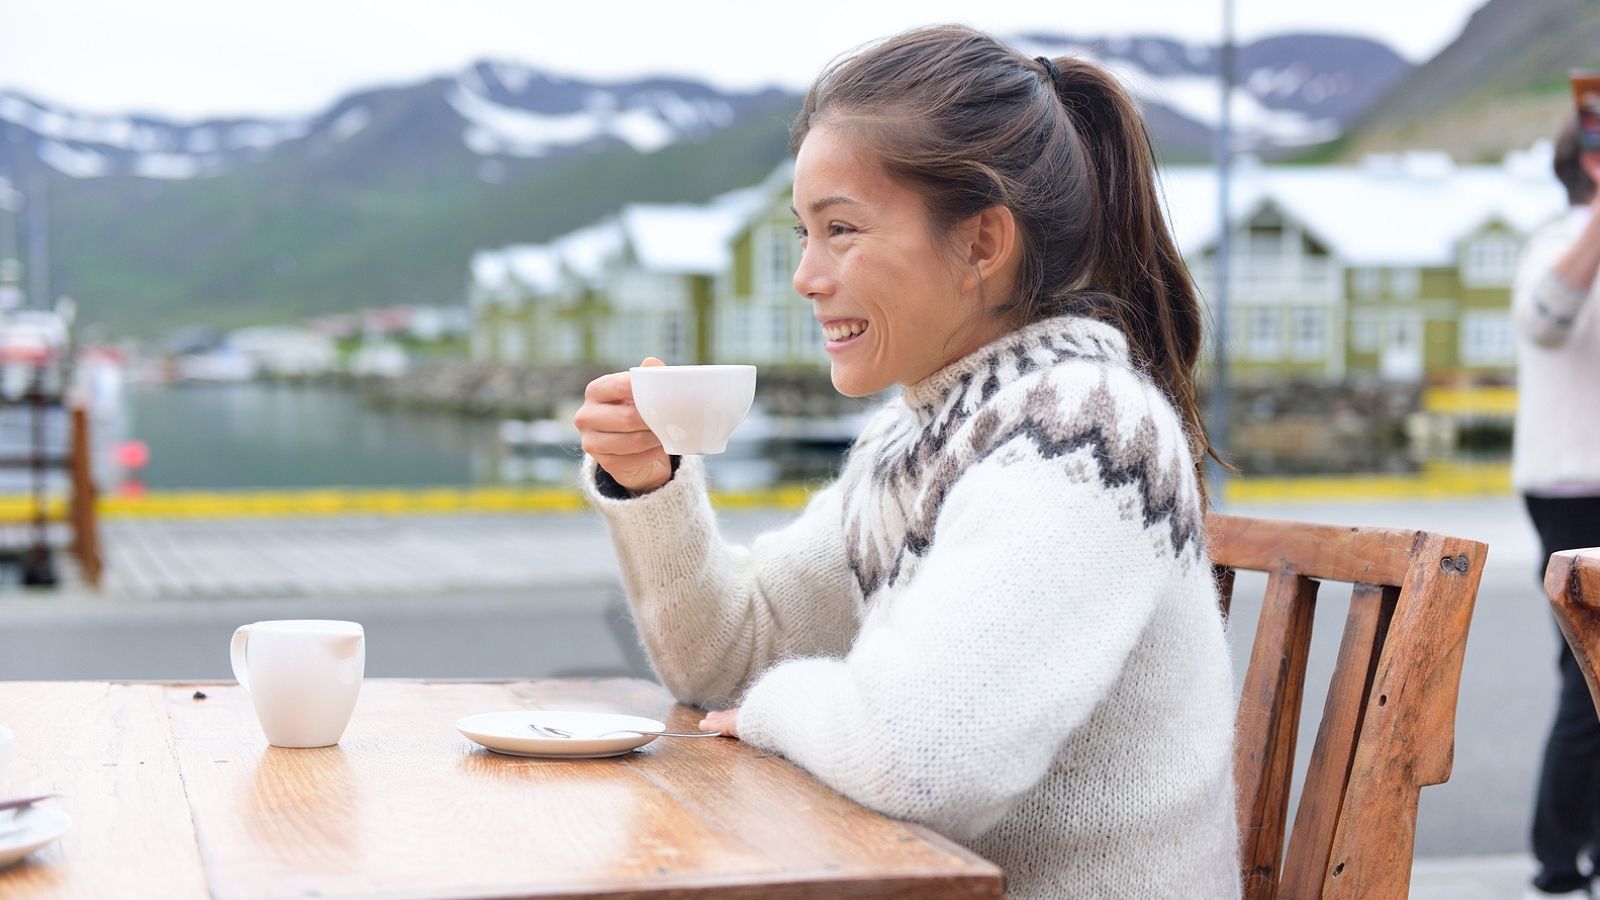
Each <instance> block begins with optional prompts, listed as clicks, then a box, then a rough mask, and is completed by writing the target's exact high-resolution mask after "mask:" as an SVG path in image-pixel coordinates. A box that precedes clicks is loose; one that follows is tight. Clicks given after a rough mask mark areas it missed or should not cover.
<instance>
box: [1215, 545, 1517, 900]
mask: <svg viewBox="0 0 1600 900" xmlns="http://www.w3.org/2000/svg"><path fill="white" fill-rule="evenodd" d="M1207 530H1208V532H1209V534H1210V546H1211V557H1212V563H1213V564H1214V565H1215V567H1216V571H1217V576H1218V583H1219V587H1220V590H1221V600H1222V604H1223V614H1224V615H1226V614H1227V612H1228V605H1229V603H1230V601H1231V599H1232V595H1233V582H1234V572H1235V570H1238V569H1247V570H1251V571H1257V572H1264V573H1266V574H1267V589H1266V597H1265V598H1264V600H1263V602H1262V606H1261V617H1260V620H1259V623H1258V624H1257V626H1256V634H1255V642H1254V645H1253V647H1252V650H1251V654H1250V667H1249V669H1248V671H1247V673H1246V675H1245V681H1244V686H1243V692H1242V693H1241V695H1240V700H1239V710H1238V715H1237V725H1238V743H1237V745H1236V747H1235V751H1234V775H1235V779H1236V780H1237V782H1238V790H1239V829H1240V852H1241V856H1242V864H1243V868H1244V886H1245V897H1246V898H1249V900H1271V898H1276V897H1285V898H1288V897H1293V898H1317V897H1352V898H1362V900H1382V898H1389V897H1393V898H1403V897H1405V896H1406V894H1407V891H1408V887H1409V885H1410V881H1411V857H1412V848H1413V843H1414V840H1415V837H1416V821H1417V793H1418V791H1419V790H1420V789H1421V788H1422V786H1423V785H1429V784H1439V783H1441V782H1443V781H1445V780H1446V779H1448V778H1449V777H1450V765H1451V759H1452V755H1453V751H1454V741H1455V711H1456V694H1457V691H1458V689H1459V687H1460V682H1461V662H1462V656H1463V654H1464V653H1465V651H1466V645H1467V626H1468V624H1469V622H1470V621H1471V618H1472V606H1473V602H1474V600H1475V599H1476V597H1477V593H1478V580H1479V578H1480V577H1481V576H1482V574H1483V560H1484V556H1485V553H1486V552H1487V549H1488V548H1487V547H1485V546H1484V545H1483V544H1481V543H1477V542H1475V541H1468V540H1462V539H1459V538H1451V537H1444V536H1442V535H1437V534H1431V533H1429V532H1423V531H1400V530H1395V529H1383V528H1345V527H1339V526H1331V525H1309V524H1303V523H1298V522H1277V521H1272V520H1267V519H1248V518H1240V517H1237V516H1223V515H1212V516H1210V517H1209V518H1208V521H1207ZM1320 581H1338V582H1349V583H1351V584H1353V585H1354V589H1353V590H1352V592H1351V595H1350V609H1349V612H1348V614H1347V615H1346V616H1345V625H1344V635H1343V638H1342V640H1341V642H1340V644H1339V653H1338V658H1337V659H1336V661H1335V663H1334V670H1333V678H1332V681H1331V683H1330V684H1329V687H1328V695H1327V701H1326V704H1325V705H1324V707H1323V712H1322V722H1321V725H1320V727H1319V728H1318V730H1317V738H1316V744H1315V746H1313V748H1312V751H1311V757H1310V759H1309V762H1308V765H1307V769H1306V774H1305V780H1304V782H1303V783H1302V787H1301V794H1300V806H1299V809H1298V810H1297V811H1296V813H1295V817H1294V827H1293V831H1292V832H1291V833H1289V841H1288V849H1287V852H1285V849H1284V835H1285V832H1286V831H1287V830H1288V827H1289V825H1288V823H1289V820H1288V809H1289V792H1290V780H1291V779H1292V777H1293V775H1294V761H1295V738H1296V735H1297V733H1298V730H1299V729H1298V726H1299V723H1300V701H1301V696H1302V694H1303V691H1304V687H1305V675H1306V659H1307V657H1308V656H1309V653H1310V647H1311V626H1312V614H1313V612H1314V606H1315V603H1316V599H1317V588H1318V586H1319V582H1320Z"/></svg>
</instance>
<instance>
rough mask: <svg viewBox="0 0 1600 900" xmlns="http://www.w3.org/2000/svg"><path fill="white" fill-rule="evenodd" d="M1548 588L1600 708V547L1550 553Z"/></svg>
mask: <svg viewBox="0 0 1600 900" xmlns="http://www.w3.org/2000/svg"><path fill="white" fill-rule="evenodd" d="M1544 591H1545V593H1546V594H1549V595H1550V605H1551V607H1553V608H1554V609H1555V614H1556V623H1557V624H1559V625H1560V626H1561V633H1562V634H1564V635H1566V636H1567V645H1568V646H1570V647H1571V648H1572V655H1573V657H1574V658H1576V659H1577V660H1578V668H1579V669H1581V670H1582V671H1583V678H1584V680H1585V681H1587V682H1589V696H1590V697H1593V698H1595V708H1596V709H1600V686H1597V685H1596V684H1595V668H1596V667H1597V666H1600V547H1594V548H1591V549H1588V550H1563V551H1561V552H1560V553H1552V554H1550V562H1549V564H1548V565H1546V566H1545V570H1544Z"/></svg>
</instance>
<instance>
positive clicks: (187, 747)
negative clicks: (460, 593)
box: [0, 679, 1002, 900]
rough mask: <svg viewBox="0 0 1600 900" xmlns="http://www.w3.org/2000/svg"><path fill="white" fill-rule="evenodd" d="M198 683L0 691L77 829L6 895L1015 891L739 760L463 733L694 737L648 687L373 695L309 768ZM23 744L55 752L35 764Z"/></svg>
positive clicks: (603, 683) (816, 786) (13, 880)
mask: <svg viewBox="0 0 1600 900" xmlns="http://www.w3.org/2000/svg"><path fill="white" fill-rule="evenodd" d="M199 688H200V689H201V690H203V691H204V692H205V694H206V697H205V698H204V699H196V698H195V697H194V692H195V689H196V686H195V685H175V684H141V685H103V684H66V685H60V684H29V683H21V682H14V683H0V714H3V715H4V717H5V718H6V719H7V720H8V722H9V724H11V725H12V727H13V728H15V729H16V730H17V732H18V734H19V746H18V748H17V749H18V762H17V764H16V765H15V771H16V773H17V775H18V780H17V786H19V787H20V786H22V785H23V784H25V783H27V784H29V785H30V786H40V787H46V788H49V789H55V790H61V791H63V792H64V793H66V794H67V796H68V798H69V800H71V802H72V803H76V804H77V805H78V806H77V808H74V807H73V806H72V805H69V804H68V803H64V804H63V805H64V806H66V808H67V809H68V811H69V812H71V813H72V814H73V815H74V816H75V817H80V816H81V818H80V821H79V822H78V823H77V824H75V826H74V831H73V832H72V833H71V834H70V835H69V836H68V839H67V841H65V842H63V844H62V845H60V847H59V848H57V849H52V850H51V851H49V852H48V853H41V854H39V855H38V857H37V859H36V860H35V861H33V862H30V863H27V864H24V865H23V866H20V867H17V868H13V869H10V870H6V871H4V872H0V896H5V897H8V898H9V897H12V896H13V895H15V896H17V897H36V896H48V897H55V896H58V895H60V896H134V895H144V894H149V895H159V896H162V897H177V898H182V897H188V896H205V895H207V894H208V893H209V895H210V896H213V897H217V898H224V900H232V898H266V897H306V896H321V897H336V896H344V897H354V896H361V897H390V898H409V897H543V898H558V897H572V898H578V897H607V898H612V900H623V898H640V900H643V898H651V900H669V898H684V900H687V898H690V897H695V898H723V897H726V898H772V900H801V898H809V897H816V896H829V897H839V898H889V897H893V898H908V900H909V898H935V900H937V898H973V900H979V898H998V897H1000V896H1001V893H1002V881H1001V877H1000V873H999V871H998V870H997V869H996V868H995V867H994V866H993V865H991V864H989V863H987V862H985V861H983V860H981V859H979V858H977V857H976V856H974V855H972V854H971V853H970V852H968V851H966V850H965V849H963V848H961V847H960V846H958V845H955V844H953V843H951V842H949V841H946V840H945V839H943V838H941V837H939V836H938V835H935V834H933V833H931V832H928V831H926V830H925V829H921V828H918V827H916V826H912V825H908V824H906V823H903V822H897V821H894V820H891V819H887V818H884V817H882V816H879V815H877V814H875V813H873V812H871V811H870V810H867V809H864V808H862V807H860V806H858V805H857V804H854V803H852V802H851V801H848V800H846V799H844V798H843V797H841V796H839V795H837V794H834V793H833V792H831V791H829V790H828V789H827V788H825V787H824V786H822V785H821V784H820V783H818V782H817V781H815V780H814V779H812V778H811V777H810V776H809V775H807V774H805V773H804V772H802V771H801V770H800V769H798V768H796V767H794V766H792V765H791V764H789V763H787V762H785V761H784V760H782V759H780V758H778V757H776V756H772V755H769V754H766V753H762V752H760V751H758V750H756V749H755V748H753V747H750V746H748V745H745V744H743V743H740V742H738V741H733V740H676V741H674V740H671V739H659V740H657V741H655V742H654V743H652V744H650V745H648V746H647V747H645V748H643V749H642V750H641V751H640V752H637V753H633V754H629V755H626V756H623V757H617V758H613V759H602V760H568V761H561V760H535V759H521V758H516V757H506V756H501V755H498V754H493V753H490V752H488V751H486V750H483V749H482V748H479V747H477V745H475V744H473V743H471V742H470V741H468V740H467V739H465V738H463V737H462V736H461V735H460V734H459V733H458V732H456V730H455V728H454V722H455V721H456V719H458V718H460V717H461V716H464V715H469V714H471V713H476V712H488V711H494V710H501V709H529V708H550V709H554V708H568V709H589V710H613V711H618V712H629V713H634V714H640V715H648V716H652V717H654V718H659V719H662V720H663V721H666V722H668V723H669V724H670V725H673V726H692V725H693V724H694V722H695V720H696V718H697V717H698V713H697V711H694V710H690V709H687V708H684V707H680V706H677V705H675V704H674V703H673V702H672V700H671V698H670V697H669V696H668V695H667V693H666V692H665V691H664V690H662V689H661V687H660V686H658V685H655V684H652V683H649V682H645V681H640V680H635V679H557V680H550V681H540V682H510V683H503V684H484V683H471V682H411V681H392V680H369V681H368V682H367V683H366V684H365V685H364V686H363V689H362V694H361V698H360V700H359V702H358V704H357V706H356V711H355V715H354V717H353V719H352V721H351V724H350V727H349V729H348V730H347V731H346V733H345V735H344V738H343V739H342V740H341V742H340V744H339V745H338V746H337V747H328V748H321V749H315V750H284V749H279V748H273V747H268V746H267V744H266V740H265V738H264V737H263V736H262V735H261V732H260V729H259V727H258V725H257V724H256V721H255V718H254V713H253V711H252V710H251V708H250V704H249V698H248V696H247V695H245V694H244V693H243V692H242V691H241V690H239V689H238V687H237V686H235V685H232V684H223V685H200V686H199ZM63 710H71V711H72V712H73V714H72V715H69V716H63V715H62V711H63ZM80 711H81V712H84V713H86V714H85V715H78V714H77V713H78V712H80ZM69 720H70V721H69ZM27 734H35V735H42V736H44V737H43V738H42V742H43V743H42V746H39V747H38V748H36V749H28V748H27V747H26V746H25V745H24V744H23V742H22V740H21V738H20V736H23V735H27ZM24 760H26V762H25V761H24ZM107 762H109V763H114V764H115V765H102V763H107ZM30 766H31V767H33V768H31V769H30ZM41 767H42V768H41ZM41 772H43V773H44V774H43V775H41V774H40V773H41ZM30 778H31V779H34V781H32V782H30V781H24V779H30ZM35 782H44V783H42V784H35ZM113 813H114V815H113ZM109 885H114V886H115V887H114V888H111V887H108V886H109ZM130 886H131V887H130Z"/></svg>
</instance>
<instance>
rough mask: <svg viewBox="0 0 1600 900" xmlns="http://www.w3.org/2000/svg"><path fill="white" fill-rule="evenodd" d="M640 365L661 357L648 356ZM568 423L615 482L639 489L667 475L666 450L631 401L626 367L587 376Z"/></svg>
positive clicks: (650, 487) (656, 362)
mask: <svg viewBox="0 0 1600 900" xmlns="http://www.w3.org/2000/svg"><path fill="white" fill-rule="evenodd" d="M640 365H645V366H664V365H666V363H664V362H662V361H661V360H659V359H656V358H655V357H654V356H652V357H650V358H649V359H646V360H645V361H644V362H643V363H641V364H640ZM572 424H574V425H576V426H578V436H579V437H580V438H581V439H582V445H583V452H585V453H587V454H589V455H590V456H592V457H594V461H595V462H597V463H599V464H600V468H602V469H605V470H606V472H607V473H608V474H609V475H610V476H611V477H612V478H614V479H615V480H616V482H617V484H620V485H622V486H623V487H625V488H627V489H628V490H630V491H633V492H634V493H636V494H642V493H644V492H646V491H653V490H655V489H656V488H658V487H661V486H662V485H663V484H666V483H667V482H668V481H671V480H672V464H671V462H670V461H669V460H668V459H667V451H666V450H663V449H662V448H661V441H660V440H659V439H657V438H656V436H655V434H654V433H653V432H652V431H651V430H650V426H648V425H646V424H644V419H642V418H640V417H639V410H638V409H637V408H635V407H634V405H633V381H632V379H631V378H630V377H629V375H628V373H627V372H613V373H611V374H610V375H602V376H600V377H599V378H596V379H595V380H593V381H591V382H589V386H588V387H587V388H585V389H584V391H583V405H582V406H580V407H578V411H577V413H575V414H574V415H573V417H572Z"/></svg>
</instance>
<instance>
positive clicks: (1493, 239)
mask: <svg viewBox="0 0 1600 900" xmlns="http://www.w3.org/2000/svg"><path fill="white" fill-rule="evenodd" d="M1521 252H1522V245H1521V243H1520V242H1519V241H1518V240H1517V239H1516V238H1514V237H1512V236H1511V235H1509V234H1505V233H1502V232H1493V233H1490V234H1485V235H1481V236H1479V237H1478V238H1477V239H1476V240H1473V241H1472V242H1470V243H1468V244H1467V245H1466V247H1464V248H1462V253H1461V281H1462V283H1463V284H1466V285H1467V286H1468V287H1509V286H1510V285H1511V282H1512V280H1513V279H1515V278H1516V274H1517V258H1518V256H1519V255H1520V254H1521Z"/></svg>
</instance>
